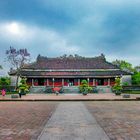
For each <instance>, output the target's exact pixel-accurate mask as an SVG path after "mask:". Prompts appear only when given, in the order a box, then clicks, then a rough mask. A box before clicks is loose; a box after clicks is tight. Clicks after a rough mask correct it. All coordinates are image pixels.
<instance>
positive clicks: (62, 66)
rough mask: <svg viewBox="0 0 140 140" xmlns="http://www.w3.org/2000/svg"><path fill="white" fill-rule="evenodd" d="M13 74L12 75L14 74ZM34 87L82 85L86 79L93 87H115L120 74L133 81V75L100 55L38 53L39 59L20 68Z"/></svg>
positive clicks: (125, 79)
mask: <svg viewBox="0 0 140 140" xmlns="http://www.w3.org/2000/svg"><path fill="white" fill-rule="evenodd" d="M11 75H12V74H11ZM20 76H21V77H26V78H27V83H28V84H29V85H30V86H52V87H55V86H60V87H61V86H79V85H80V84H81V81H82V80H83V79H86V80H87V81H88V84H89V86H113V85H114V81H115V78H116V77H121V78H122V81H127V82H129V83H130V82H131V74H130V73H128V72H125V71H122V70H120V68H119V67H118V66H116V65H113V64H112V63H110V62H107V61H106V58H105V56H104V55H103V54H101V56H98V57H82V56H78V55H75V56H73V55H69V56H66V55H64V56H61V57H56V58H48V57H44V56H40V55H38V57H37V59H36V61H35V62H34V63H31V64H27V65H25V66H24V67H23V68H22V70H21V71H20Z"/></svg>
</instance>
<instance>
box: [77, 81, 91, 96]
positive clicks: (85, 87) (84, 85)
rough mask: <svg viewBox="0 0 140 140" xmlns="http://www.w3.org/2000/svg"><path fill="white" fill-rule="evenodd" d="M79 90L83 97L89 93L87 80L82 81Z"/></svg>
mask: <svg viewBox="0 0 140 140" xmlns="http://www.w3.org/2000/svg"><path fill="white" fill-rule="evenodd" d="M79 90H80V92H81V93H82V94H83V95H87V94H88V92H89V85H88V82H87V80H82V82H81V85H80V86H79Z"/></svg>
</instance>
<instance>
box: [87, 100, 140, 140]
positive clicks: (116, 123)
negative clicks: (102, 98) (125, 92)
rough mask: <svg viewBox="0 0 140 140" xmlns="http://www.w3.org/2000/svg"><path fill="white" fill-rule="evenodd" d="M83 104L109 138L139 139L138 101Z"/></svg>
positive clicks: (120, 139)
mask: <svg viewBox="0 0 140 140" xmlns="http://www.w3.org/2000/svg"><path fill="white" fill-rule="evenodd" d="M85 104H86V106H87V108H88V109H89V111H90V112H91V113H92V114H93V116H94V117H95V118H96V120H97V122H98V123H99V124H100V126H101V127H102V128H103V129H104V130H105V132H106V133H107V135H108V136H109V138H110V139H111V140H140V101H131V102H130V101H126V102H122V101H116V102H112V101H108V102H88V103H85Z"/></svg>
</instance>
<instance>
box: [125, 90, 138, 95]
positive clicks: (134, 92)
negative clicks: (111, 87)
mask: <svg viewBox="0 0 140 140" xmlns="http://www.w3.org/2000/svg"><path fill="white" fill-rule="evenodd" d="M123 93H129V94H140V91H138V90H128V91H123Z"/></svg>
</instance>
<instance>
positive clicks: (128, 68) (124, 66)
mask: <svg viewBox="0 0 140 140" xmlns="http://www.w3.org/2000/svg"><path fill="white" fill-rule="evenodd" d="M112 63H113V64H114V65H117V66H118V67H120V69H121V70H125V71H129V72H134V71H135V69H134V68H133V66H132V64H131V63H129V62H126V61H125V60H115V61H113V62H112Z"/></svg>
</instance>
